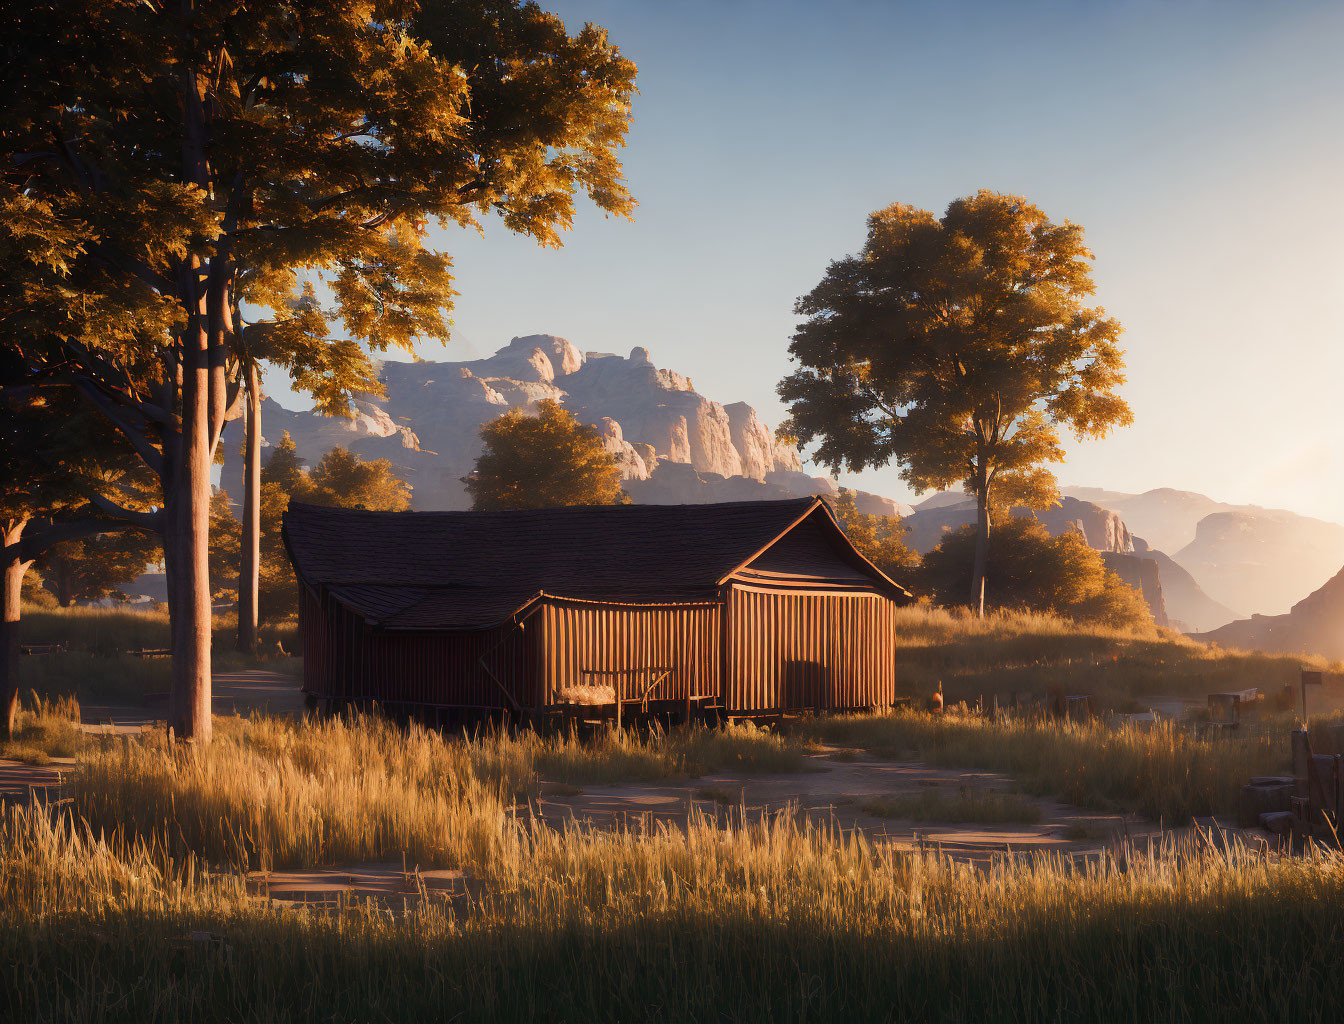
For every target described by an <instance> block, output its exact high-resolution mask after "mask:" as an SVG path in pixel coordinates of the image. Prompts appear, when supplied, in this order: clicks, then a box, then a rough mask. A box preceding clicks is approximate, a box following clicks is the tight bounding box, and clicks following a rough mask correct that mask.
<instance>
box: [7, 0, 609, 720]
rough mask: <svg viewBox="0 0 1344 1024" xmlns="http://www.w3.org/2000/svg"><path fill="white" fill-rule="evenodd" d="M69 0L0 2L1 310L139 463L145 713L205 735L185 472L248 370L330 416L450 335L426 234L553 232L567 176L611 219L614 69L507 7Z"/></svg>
mask: <svg viewBox="0 0 1344 1024" xmlns="http://www.w3.org/2000/svg"><path fill="white" fill-rule="evenodd" d="M77 9H78V16H77V17H74V16H72V8H70V6H69V5H64V4H46V5H43V4H37V5H32V4H28V5H23V4H11V5H9V6H8V7H6V8H5V10H4V11H3V13H0V36H2V37H3V39H4V54H5V60H4V62H3V66H0V81H3V83H4V86H5V101H4V106H5V117H4V120H3V123H2V124H0V169H2V170H0V322H4V323H5V324H6V326H7V329H8V330H10V331H11V332H13V334H14V335H15V336H16V337H17V338H18V339H20V340H17V341H15V343H14V346H15V347H14V351H16V352H18V353H19V354H20V355H21V356H22V357H23V359H24V360H25V362H26V363H27V364H28V365H29V366H30V367H31V369H32V371H33V372H34V374H49V375H55V374H59V375H62V376H64V377H65V378H67V379H68V380H69V381H71V382H72V383H73V384H74V385H75V386H77V387H78V388H79V389H80V390H81V391H82V392H83V394H84V395H85V396H86V397H87V399H88V400H89V401H90V402H91V403H93V404H94V405H96V406H97V407H98V408H99V409H100V410H102V412H103V413H104V414H105V415H106V416H107V417H108V420H109V422H110V423H113V424H115V425H116V427H117V429H118V430H119V431H121V432H122V433H123V434H124V436H125V437H126V438H127V439H128V441H129V442H130V443H131V444H133V445H134V446H135V448H136V450H137V452H138V453H139V455H140V456H141V457H142V458H143V459H144V461H145V464H146V465H147V466H149V467H150V468H151V469H152V470H153V471H154V473H155V474H156V475H157V477H158V479H159V487H160V490H161V496H160V500H159V502H158V503H157V506H156V509H155V510H154V511H153V512H148V513H145V514H144V516H138V515H136V513H137V511H138V510H135V509H131V508H127V507H126V506H124V505H120V504H119V503H117V502H114V501H111V500H107V501H106V502H105V503H104V505H103V511H104V512H105V513H106V514H108V515H112V516H117V517H120V518H122V519H124V520H126V521H128V522H135V523H137V524H139V525H147V526H149V527H150V528H153V529H156V530H158V531H159V532H160V533H161V534H162V536H163V542H164V556H165V572H166V574H167V577H168V596H169V602H168V603H169V607H170V615H171V619H172V634H173V644H172V648H173V657H172V686H171V691H170V697H169V707H168V719H169V727H170V728H171V729H172V730H173V731H174V734H175V735H176V736H178V737H179V738H195V739H199V740H201V741H206V740H208V739H209V738H210V727H211V718H210V696H209V695H210V638H211V628H210V627H211V601H210V589H211V588H210V585H209V551H208V533H209V514H210V499H211V479H210V477H211V466H212V462H213V456H214V453H215V450H216V446H217V445H218V444H219V440H220V435H221V432H222V430H223V427H224V424H225V422H226V421H227V420H228V419H229V418H230V416H232V415H234V414H235V412H236V409H237V403H238V401H239V395H240V394H241V393H243V392H244V385H245V378H246V376H247V372H248V367H249V366H251V365H252V364H253V363H254V362H255V361H257V360H264V361H269V362H270V363H272V364H275V365H278V366H281V367H283V368H284V369H286V370H287V371H288V372H289V374H290V376H291V378H292V381H293V383H294V386H295V387H297V388H298V389H300V390H303V391H307V392H309V393H311V394H312V395H313V397H314V399H315V400H316V401H317V404H318V406H319V408H323V409H324V410H329V411H336V412H339V411H342V410H344V409H346V408H347V407H348V404H349V399H350V394H351V392H352V390H370V389H376V388H377V386H378V385H377V381H376V379H374V377H373V374H372V372H371V365H370V362H369V358H368V355H367V351H366V350H367V349H372V350H375V351H376V350H383V349H386V348H388V347H389V346H392V347H400V348H406V349H410V348H412V347H413V346H414V344H415V341H416V339H418V338H438V339H442V338H446V337H447V335H448V318H447V317H446V315H445V313H444V310H445V309H446V308H447V307H449V306H450V305H451V301H452V294H453V292H452V277H451V267H450V261H449V259H448V258H447V256H445V255H444V254H442V253H440V252H438V251H436V250H435V249H434V248H432V242H431V239H430V230H431V228H432V227H434V226H435V225H441V226H446V225H449V224H453V225H458V226H463V227H468V228H473V229H476V228H479V227H480V226H481V223H482V221H483V220H484V219H485V218H486V216H487V215H488V214H490V213H492V212H493V213H497V214H498V215H499V216H500V218H501V219H502V222H503V224H504V226H505V227H506V228H507V229H508V230H510V231H513V232H516V233H519V234H525V235H529V236H531V237H533V238H535V239H536V240H537V241H538V242H540V243H541V244H543V245H558V244H559V240H560V236H561V232H562V231H564V230H565V229H566V228H568V227H569V226H570V224H571V221H572V217H573V211H574V206H575V196H576V194H577V193H579V192H584V193H586V194H587V195H588V197H589V198H590V199H591V200H592V201H593V202H594V203H595V204H596V205H597V206H598V207H599V208H600V209H602V210H604V211H606V212H608V213H613V214H618V215H623V214H627V213H628V212H629V210H630V209H631V207H632V204H633V201H632V199H631V197H630V195H629V193H628V192H627V191H626V188H625V185H624V181H623V178H622V176H621V175H622V168H621V164H620V161H619V160H618V158H617V151H618V149H619V147H620V146H621V145H622V144H623V143H624V138H625V134H626V131H627V128H628V125H629V117H630V99H631V96H632V94H633V91H634V77H635V67H634V65H633V64H632V63H631V62H630V61H628V60H626V59H624V58H623V57H622V56H621V55H620V53H619V51H618V50H617V49H616V47H614V46H612V45H611V44H610V43H609V42H608V40H607V36H606V33H605V32H604V31H603V30H602V29H601V28H598V27H597V26H594V25H585V26H584V27H583V28H582V29H580V30H579V31H578V32H576V33H575V34H574V35H570V34H569V33H568V32H567V31H566V30H565V26H564V24H563V22H562V21H561V20H560V19H559V18H558V17H556V16H554V15H551V14H548V13H546V12H545V11H543V10H542V9H541V8H540V7H539V6H538V5H536V4H534V3H524V2H522V0H457V2H452V3H448V2H439V3H403V2H399V0H369V2H367V3H350V2H345V0H257V2H254V3H247V4H239V3H202V2H194V3H192V2H186V3H171V4H162V3H156V2H146V3H131V2H127V0H85V2H83V3H81V4H79V5H77ZM301 275H303V276H304V277H319V278H321V280H322V281H323V282H325V283H326V284H327V285H328V286H329V287H328V290H327V291H326V292H324V294H329V295H330V296H331V299H332V308H331V309H330V310H324V309H322V308H320V307H319V305H318V302H317V299H316V292H315V291H314V290H313V289H312V288H311V287H305V286H304V285H303V284H301V283H300V282H301ZM244 305H246V307H248V308H249V309H252V310H260V311H262V313H263V316H264V317H265V319H264V321H263V322H257V323H254V324H249V325H244V324H243V323H242V319H241V316H240V311H241V310H242V309H243V308H244ZM329 320H335V321H338V322H339V324H340V326H341V327H342V328H343V329H344V334H345V335H346V337H345V338H342V339H334V338H332V337H331V332H330V331H329V329H328V324H329ZM6 344H9V341H8V339H7V340H6ZM255 426H256V425H255V423H254V424H253V427H254V431H255ZM249 483H250V480H249ZM247 490H248V494H247V497H246V499H245V502H244V503H245V504H247V502H250V501H252V500H254V499H255V498H257V497H258V496H257V495H253V494H252V488H251V487H250V486H249V487H248V489H247ZM250 522H251V520H250V519H249V523H250Z"/></svg>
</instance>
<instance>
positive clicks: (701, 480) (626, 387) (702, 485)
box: [221, 334, 908, 515]
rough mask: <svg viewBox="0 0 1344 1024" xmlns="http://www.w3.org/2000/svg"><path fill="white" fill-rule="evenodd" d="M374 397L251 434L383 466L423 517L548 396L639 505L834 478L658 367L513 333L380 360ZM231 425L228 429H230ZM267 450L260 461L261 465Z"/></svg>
mask: <svg viewBox="0 0 1344 1024" xmlns="http://www.w3.org/2000/svg"><path fill="white" fill-rule="evenodd" d="M381 379H382V382H383V384H384V386H385V388H386V391H387V394H386V395H385V396H377V397H375V396H370V395H364V396H361V397H360V398H359V399H358V401H357V402H356V403H355V415H354V416H353V417H352V418H350V419H344V418H332V417H325V416H321V415H318V414H316V413H312V412H295V411H292V410H289V409H286V408H284V407H283V406H281V405H280V404H279V403H277V402H274V401H271V400H269V399H268V400H266V401H265V402H264V403H263V409H262V432H263V434H264V435H265V437H267V438H268V439H271V440H274V439H277V438H279V437H280V436H281V434H282V433H283V432H284V431H289V434H290V436H291V437H292V438H293V439H294V444H295V446H296V448H297V449H298V453H299V455H300V457H301V458H303V459H304V460H306V461H307V462H308V463H309V464H310V465H311V464H313V463H316V462H317V460H318V459H320V458H321V457H322V455H323V454H324V453H325V452H327V451H329V450H330V449H331V448H334V447H336V446H338V445H339V446H341V447H345V448H349V449H351V450H352V451H354V452H356V453H358V454H359V455H360V456H361V457H362V458H365V459H376V458H386V459H388V460H390V461H391V462H392V463H393V464H394V465H395V466H396V467H397V468H398V471H399V472H400V473H401V474H402V475H403V476H404V478H405V479H406V480H407V482H408V483H410V484H411V487H412V504H413V506H414V507H415V508H420V509H460V508H465V507H467V504H468V499H467V494H466V490H465V489H464V488H463V486H462V483H461V479H462V477H464V476H466V475H467V474H468V473H469V472H470V471H471V469H472V467H473V465H474V464H475V461H476V456H477V455H478V454H479V452H480V438H479V436H478V431H479V429H480V427H481V425H482V424H483V423H486V422H488V421H490V420H492V419H495V418H496V417H498V416H500V415H502V414H503V413H504V412H506V411H508V410H509V409H511V408H530V407H533V406H535V404H536V403H537V402H539V401H541V400H543V399H548V398H549V399H553V400H555V401H557V402H559V403H560V404H561V405H563V406H564V407H565V408H566V409H568V410H569V411H570V412H572V413H573V414H574V415H575V416H576V417H578V419H579V420H580V421H582V422H584V423H588V424H591V425H592V426H594V427H596V428H597V429H598V430H599V431H600V432H601V434H602V437H603V439H604V441H605V443H606V446H607V448H608V450H610V451H611V453H612V454H613V456H615V458H616V460H617V462H618V464H619V465H620V467H621V473H622V476H623V477H624V478H625V483H624V485H623V486H624V487H625V489H626V491H627V492H628V493H629V494H630V495H631V497H632V498H633V499H634V500H635V501H638V502H646V503H647V502H669V503H699V502H709V501H735V500H743V499H749V498H760V499H766V498H785V497H797V496H800V495H807V494H833V493H835V492H836V490H837V488H836V484H835V482H834V481H833V480H830V479H828V478H826V477H817V476H811V475H809V474H807V473H805V472H803V469H802V463H801V461H800V459H799V457H798V452H797V451H796V450H795V449H794V448H793V447H792V446H790V445H785V444H780V443H778V442H777V441H776V440H775V437H774V431H773V430H771V428H770V427H769V426H768V425H767V424H766V423H764V422H763V421H762V420H761V418H760V416H759V415H758V414H757V413H756V410H755V409H753V408H752V407H751V406H749V405H747V404H746V403H745V402H735V403H731V404H728V405H722V404H720V403H719V402H716V401H713V400H711V399H709V398H706V397H705V396H703V395H701V394H700V393H699V392H697V391H696V390H695V388H694V386H693V385H692V383H691V380H690V379H689V378H688V377H684V376H682V375H681V374H679V373H675V372H673V371H671V370H664V369H659V368H658V367H656V366H654V364H653V363H652V361H651V360H650V359H649V353H648V352H647V351H646V350H645V349H643V348H634V349H632V350H631V352H630V354H629V356H624V357H622V356H619V355H612V354H610V353H605V352H586V353H585V352H581V351H580V350H579V349H578V348H577V347H576V346H575V345H574V344H572V343H571V342H569V341H567V340H566V339H564V338H558V337H555V336H553V335H548V334H538V335H529V336H527V337H522V338H514V339H513V340H512V341H510V342H509V344H507V345H505V346H504V347H503V348H501V349H500V350H499V351H498V352H496V353H495V354H494V355H492V356H490V357H488V358H486V359H475V360H468V361H464V362H428V361H423V362H415V363H400V362H387V363H385V364H383V366H382V370H381ZM232 429H237V428H232ZM237 447H238V446H237V445H236V444H233V443H232V442H226V444H225V445H224V446H223V448H224V449H225V451H226V457H227V458H228V461H226V463H225V465H224V468H223V469H222V471H221V483H222V485H223V486H224V487H225V489H226V490H230V491H233V492H234V493H236V491H237V488H238V487H239V482H240V479H241V472H242V468H241V465H240V460H239V459H238V457H237V451H236V450H237ZM264 457H265V456H264V455H263V458H264ZM856 502H857V504H858V506H859V508H860V509H861V510H863V511H865V512H869V513H874V514H881V515H900V514H901V513H902V512H904V511H907V510H908V507H903V506H901V505H900V504H898V503H897V502H894V501H891V500H889V499H887V498H883V497H880V496H878V495H875V494H868V493H865V492H860V493H859V494H858V496H857V499H856Z"/></svg>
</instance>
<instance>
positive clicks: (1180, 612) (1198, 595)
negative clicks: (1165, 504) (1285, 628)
mask: <svg viewBox="0 0 1344 1024" xmlns="http://www.w3.org/2000/svg"><path fill="white" fill-rule="evenodd" d="M1133 557H1136V558H1139V559H1142V560H1144V561H1151V562H1152V563H1153V564H1154V565H1156V566H1157V571H1158V573H1159V575H1160V578H1161V581H1162V595H1163V598H1164V600H1165V604H1166V609H1167V613H1168V615H1169V616H1170V623H1169V625H1170V626H1171V627H1172V628H1173V629H1179V630H1180V631H1181V632H1182V633H1191V632H1197V631H1200V630H1208V629H1217V628H1218V627H1219V626H1221V625H1223V624H1224V623H1226V622H1231V621H1232V620H1233V619H1235V618H1236V617H1237V613H1236V612H1234V611H1233V610H1232V609H1231V608H1229V607H1227V605H1225V604H1220V603H1219V602H1217V601H1215V600H1214V599H1213V598H1211V597H1210V596H1209V595H1208V594H1207V593H1205V591H1204V588H1203V587H1201V586H1200V585H1199V582H1198V581H1197V580H1196V579H1195V577H1193V576H1191V575H1190V573H1189V571H1188V570H1187V569H1186V568H1185V567H1184V566H1182V565H1181V564H1180V563H1179V562H1177V561H1176V560H1175V559H1174V558H1172V557H1171V556H1170V555H1168V554H1166V553H1165V552H1163V551H1159V550H1157V549H1156V548H1153V547H1149V546H1148V542H1147V541H1145V540H1144V539H1143V538H1142V537H1135V538H1134V556H1133ZM1112 568H1115V567H1114V566H1113V567H1112ZM1116 571H1117V572H1119V569H1116ZM1120 575H1121V577H1122V578H1124V577H1125V574H1124V573H1123V572H1121V573H1120Z"/></svg>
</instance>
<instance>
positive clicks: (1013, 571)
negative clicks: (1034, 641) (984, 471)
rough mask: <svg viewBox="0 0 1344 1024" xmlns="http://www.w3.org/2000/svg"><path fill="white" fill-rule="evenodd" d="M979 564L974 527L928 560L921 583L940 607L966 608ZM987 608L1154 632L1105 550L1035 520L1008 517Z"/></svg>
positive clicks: (994, 552) (995, 552)
mask: <svg viewBox="0 0 1344 1024" xmlns="http://www.w3.org/2000/svg"><path fill="white" fill-rule="evenodd" d="M974 563H975V529H974V527H970V526H967V527H963V528H962V529H960V530H958V531H956V532H954V533H951V534H948V535H947V536H946V537H945V538H944V539H943V542H942V543H941V544H939V545H938V547H936V548H934V549H933V550H932V551H929V552H927V553H925V555H924V567H923V570H922V572H921V580H922V582H923V585H924V587H925V589H926V590H927V591H928V592H929V593H930V594H932V595H933V597H934V599H935V600H936V601H937V602H938V603H939V604H948V605H959V604H965V603H966V595H967V594H968V593H969V592H970V588H969V583H970V580H971V574H972V572H973V569H974ZM987 578H988V584H987V590H986V597H985V599H986V603H987V604H989V605H991V606H993V607H996V608H1027V609H1030V610H1033V611H1048V612H1055V613H1056V614H1059V615H1063V616H1066V617H1068V618H1071V619H1074V620H1075V621H1078V622H1094V623H1099V624H1102V625H1107V626H1114V627H1116V628H1121V629H1126V628H1128V629H1142V628H1149V629H1151V628H1152V626H1153V616H1152V613H1151V612H1150V611H1149V610H1148V605H1147V604H1146V603H1145V602H1144V600H1143V596H1142V595H1141V594H1139V592H1138V591H1137V590H1135V589H1134V588H1133V587H1131V586H1130V585H1129V584H1127V583H1125V582H1124V580H1122V579H1121V578H1120V577H1119V576H1117V575H1116V574H1115V573H1113V572H1111V571H1110V570H1109V569H1107V568H1106V563H1105V561H1104V560H1103V559H1102V557H1101V552H1099V551H1097V550H1095V549H1093V548H1091V547H1089V546H1088V543H1087V541H1086V539H1085V538H1083V537H1082V536H1081V535H1079V534H1077V533H1065V534H1062V535H1060V536H1058V537H1052V536H1051V535H1050V532H1049V531H1048V530H1047V529H1046V528H1045V527H1044V526H1043V525H1042V524H1041V523H1040V522H1039V521H1038V520H1036V519H1035V518H1034V517H1032V516H1029V515H1006V514H1005V516H1004V517H1003V520H1002V522H1001V523H1000V525H999V526H998V528H997V530H996V534H995V538H994V546H993V547H992V548H990V552H989V571H988V574H987Z"/></svg>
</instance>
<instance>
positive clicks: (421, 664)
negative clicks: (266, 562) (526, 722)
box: [299, 586, 537, 708]
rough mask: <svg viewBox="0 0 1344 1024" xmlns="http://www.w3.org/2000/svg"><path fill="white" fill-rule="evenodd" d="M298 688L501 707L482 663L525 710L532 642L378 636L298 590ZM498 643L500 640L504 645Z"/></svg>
mask: <svg viewBox="0 0 1344 1024" xmlns="http://www.w3.org/2000/svg"><path fill="white" fill-rule="evenodd" d="M299 628H300V630H301V631H302V634H303V655H304V665H303V688H304V690H305V691H306V692H308V693H311V694H314V695H315V696H318V697H330V698H335V699H337V700H354V701H366V700H368V701H378V702H380V703H384V704H423V705H428V706H434V707H466V708H506V707H508V706H509V703H508V699H507V698H506V697H505V696H504V695H503V693H501V692H500V689H499V687H497V686H496V685H495V683H494V682H493V681H492V680H491V679H490V677H489V675H487V674H486V672H485V670H484V669H483V668H482V667H481V660H480V659H481V658H482V657H483V656H484V658H485V661H486V664H488V665H489V666H490V670H491V671H492V672H493V673H494V674H495V675H496V676H497V677H498V678H499V680H500V681H501V682H502V683H503V684H504V685H505V686H507V687H509V689H510V690H511V691H512V692H513V694H514V696H515V698H516V699H517V700H518V702H519V703H520V704H522V705H523V706H524V707H528V706H530V705H531V703H532V702H533V701H534V700H535V679H536V675H537V672H536V657H535V650H536V643H535V641H534V631H533V630H530V629H529V628H527V627H526V626H524V628H522V629H519V628H517V627H515V626H502V627H498V628H495V629H488V630H474V631H471V632H456V633H410V632H404V633H403V632H396V631H390V632H380V631H378V630H374V629H372V628H370V627H369V626H368V625H367V624H366V623H365V622H364V620H363V618H361V617H360V616H358V615H356V614H355V613H353V612H351V611H349V610H348V609H346V608H345V607H344V606H342V605H341V604H340V603H339V602H338V601H334V600H332V599H331V598H329V597H328V598H325V599H323V600H321V601H320V602H319V601H318V600H317V599H316V598H314V597H312V596H311V594H310V593H309V591H308V589H307V588H306V587H302V586H301V587H300V598H299ZM501 641H502V642H501Z"/></svg>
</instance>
